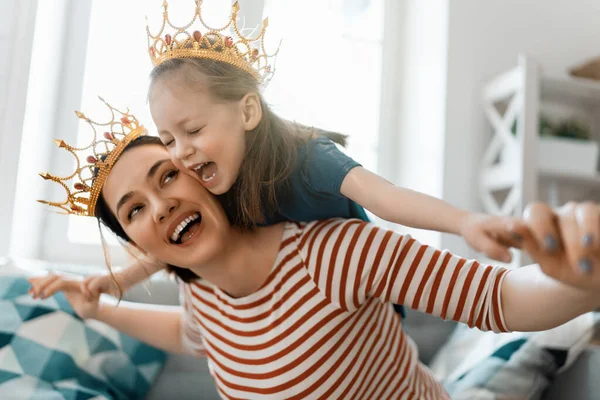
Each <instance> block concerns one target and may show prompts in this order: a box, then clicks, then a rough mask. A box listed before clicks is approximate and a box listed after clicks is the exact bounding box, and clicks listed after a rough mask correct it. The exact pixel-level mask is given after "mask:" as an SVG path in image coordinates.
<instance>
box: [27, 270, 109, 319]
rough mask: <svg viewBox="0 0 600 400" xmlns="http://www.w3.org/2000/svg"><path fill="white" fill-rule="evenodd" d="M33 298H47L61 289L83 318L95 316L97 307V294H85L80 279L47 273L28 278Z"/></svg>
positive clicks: (98, 297)
mask: <svg viewBox="0 0 600 400" xmlns="http://www.w3.org/2000/svg"><path fill="white" fill-rule="evenodd" d="M29 282H30V283H31V290H30V291H29V292H30V293H31V295H32V296H33V298H34V299H35V298H42V299H45V298H48V297H50V296H52V295H53V294H55V293H56V292H60V291H62V292H63V293H64V294H65V297H66V298H67V300H68V301H69V303H70V304H71V307H73V310H75V313H77V315H79V317H81V318H83V319H87V318H96V316H97V314H98V309H99V299H100V296H99V294H97V293H96V294H94V293H91V294H86V293H85V292H84V291H83V287H82V283H83V282H82V281H81V279H75V278H72V277H67V276H63V275H56V274H48V275H46V276H40V277H35V278H30V279H29Z"/></svg>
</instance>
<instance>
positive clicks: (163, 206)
mask: <svg viewBox="0 0 600 400" xmlns="http://www.w3.org/2000/svg"><path fill="white" fill-rule="evenodd" d="M175 208H176V204H175V202H173V201H161V202H159V203H158V204H156V208H155V209H156V213H155V219H156V222H163V221H165V220H166V219H168V217H169V216H170V215H171V214H173V211H175Z"/></svg>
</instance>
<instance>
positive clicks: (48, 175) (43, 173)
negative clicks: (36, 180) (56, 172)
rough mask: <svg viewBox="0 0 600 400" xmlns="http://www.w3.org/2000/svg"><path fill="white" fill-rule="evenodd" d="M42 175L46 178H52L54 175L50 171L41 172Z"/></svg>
mask: <svg viewBox="0 0 600 400" xmlns="http://www.w3.org/2000/svg"><path fill="white" fill-rule="evenodd" d="M40 176H41V177H42V178H44V179H46V180H48V179H51V178H52V176H51V175H50V174H49V173H48V172H40Z"/></svg>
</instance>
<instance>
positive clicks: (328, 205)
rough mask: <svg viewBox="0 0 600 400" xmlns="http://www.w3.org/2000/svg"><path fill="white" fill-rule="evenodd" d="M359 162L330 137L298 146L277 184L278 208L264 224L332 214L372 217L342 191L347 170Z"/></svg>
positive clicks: (309, 218) (302, 219) (336, 215)
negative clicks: (282, 180)
mask: <svg viewBox="0 0 600 400" xmlns="http://www.w3.org/2000/svg"><path fill="white" fill-rule="evenodd" d="M358 166H360V164H359V163H357V162H356V161H354V160H353V159H352V158H350V157H348V156H347V155H346V154H344V153H343V152H342V151H340V150H339V149H338V148H337V146H336V144H335V143H334V142H332V141H331V140H330V139H328V138H326V137H317V138H315V139H311V140H309V141H308V142H307V143H306V145H304V146H302V147H300V148H299V149H298V155H297V159H296V166H295V168H294V170H293V171H292V173H291V174H290V176H288V178H287V179H286V181H285V183H282V184H280V187H279V188H278V192H277V203H278V211H277V213H276V214H274V215H273V214H271V215H267V216H266V223H265V225H273V224H276V223H278V222H282V221H313V220H324V219H329V218H358V219H362V220H363V221H369V218H368V217H367V214H366V212H365V210H364V209H363V208H362V207H361V206H360V205H358V204H357V203H355V202H354V201H352V200H350V199H349V198H347V197H346V196H344V195H343V194H342V193H341V192H340V188H341V186H342V182H343V181H344V178H345V177H346V175H347V174H348V172H350V170H351V169H352V168H354V167H358Z"/></svg>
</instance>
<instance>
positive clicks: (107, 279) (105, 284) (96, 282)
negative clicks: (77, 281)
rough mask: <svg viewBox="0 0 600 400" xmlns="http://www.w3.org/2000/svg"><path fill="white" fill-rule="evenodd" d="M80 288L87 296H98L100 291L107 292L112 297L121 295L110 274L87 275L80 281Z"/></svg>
mask: <svg viewBox="0 0 600 400" xmlns="http://www.w3.org/2000/svg"><path fill="white" fill-rule="evenodd" d="M81 290H82V291H83V293H85V294H86V295H87V296H90V297H92V296H100V294H101V293H106V294H109V295H111V296H113V297H117V298H119V297H121V291H120V290H119V287H118V286H117V283H116V282H115V279H114V278H113V277H112V276H111V275H108V274H106V275H93V276H88V277H87V278H85V279H84V280H83V282H82V283H81Z"/></svg>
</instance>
